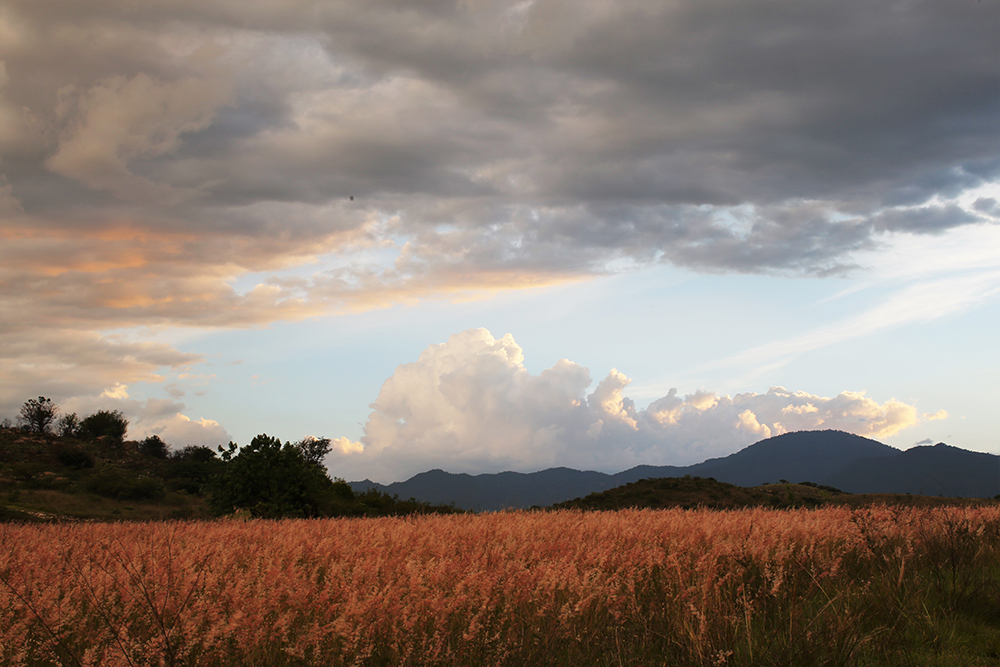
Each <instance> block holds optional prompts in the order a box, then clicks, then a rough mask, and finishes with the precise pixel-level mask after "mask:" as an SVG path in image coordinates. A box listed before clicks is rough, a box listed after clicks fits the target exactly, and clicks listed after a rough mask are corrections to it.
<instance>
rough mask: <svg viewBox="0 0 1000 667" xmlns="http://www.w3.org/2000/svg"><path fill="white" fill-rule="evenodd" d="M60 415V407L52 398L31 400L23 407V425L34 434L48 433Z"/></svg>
mask: <svg viewBox="0 0 1000 667" xmlns="http://www.w3.org/2000/svg"><path fill="white" fill-rule="evenodd" d="M58 413H59V406H57V405H56V404H55V403H53V402H52V399H51V398H45V397H44V396H39V397H38V398H37V399H34V398H31V399H28V400H27V401H25V402H24V405H22V406H21V417H20V420H19V421H20V422H21V424H22V425H23V426H24V427H26V428H27V429H28V430H29V431H32V432H33V433H48V432H49V428H50V427H51V426H52V422H53V421H55V418H56V415H57V414H58Z"/></svg>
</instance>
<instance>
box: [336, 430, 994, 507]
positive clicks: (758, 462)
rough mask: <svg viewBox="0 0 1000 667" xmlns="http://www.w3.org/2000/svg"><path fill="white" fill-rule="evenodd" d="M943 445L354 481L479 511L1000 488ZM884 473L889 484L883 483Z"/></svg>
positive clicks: (785, 449) (833, 448) (806, 440)
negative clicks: (631, 495) (687, 492)
mask: <svg viewBox="0 0 1000 667" xmlns="http://www.w3.org/2000/svg"><path fill="white" fill-rule="evenodd" d="M939 446H940V447H943V448H946V449H937V450H936V454H933V455H928V454H927V453H925V452H924V451H923V450H927V449H934V448H931V447H915V448H912V449H908V450H899V449H896V448H895V447H891V446H889V445H886V444H884V443H881V442H878V441H877V440H873V439H871V438H865V437H863V436H858V435H854V434H852V433H846V432H844V431H835V430H824V431H794V432H791V433H784V434H781V435H777V436H773V437H771V438H765V439H763V440H759V441H757V442H755V443H753V444H751V445H749V446H747V447H745V448H743V449H741V450H739V451H738V452H735V453H733V454H730V455H728V456H724V457H719V458H713V459H707V460H705V461H702V462H701V463H695V464H693V465H689V466H652V465H640V466H635V467H633V468H629V469H628V470H623V471H621V472H618V473H604V472H598V471H593V470H589V471H584V470H575V469H573V468H567V467H558V468H547V469H545V470H540V471H537V472H531V473H519V472H512V471H505V472H499V473H482V474H479V475H471V474H469V473H449V472H445V471H444V470H441V469H440V468H437V469H434V470H429V471H426V472H422V473H419V474H417V475H414V476H413V477H411V478H409V479H407V480H405V481H402V482H394V483H392V484H386V485H382V484H378V483H376V482H372V481H371V480H364V481H360V482H350V484H351V486H352V487H353V488H354V489H355V490H356V491H364V490H367V489H368V488H376V489H378V490H379V491H382V492H385V493H389V494H394V495H398V496H399V497H401V498H414V499H416V500H420V501H423V502H431V503H435V504H447V503H454V504H455V505H456V506H457V507H459V508H462V509H467V510H472V511H496V510H503V509H516V508H522V509H524V508H529V507H536V506H537V507H547V506H549V505H554V504H556V503H560V502H565V501H568V500H573V499H575V498H581V497H583V496H586V495H589V494H591V493H598V492H602V491H606V490H608V489H612V488H615V487H617V486H621V485H623V484H628V483H630V482H636V481H638V480H640V479H649V478H664V477H684V476H685V475H692V476H700V477H712V478H715V479H717V480H719V481H720V482H726V483H728V484H735V485H737V486H747V487H750V486H759V485H762V484H765V483H767V482H777V481H780V480H783V479H787V480H790V481H793V482H800V481H811V482H816V483H820V484H827V485H830V486H835V487H837V488H840V489H843V490H844V491H847V492H850V493H919V490H920V489H923V488H924V487H928V483H927V482H926V480H927V479H928V478H929V476H930V478H933V479H934V480H936V484H937V485H938V486H939V487H940V488H941V489H947V490H948V494H949V495H950V496H955V497H993V496H994V495H997V494H1000V457H998V456H996V455H993V454H985V453H981V452H972V451H969V450H964V449H960V448H958V447H953V446H951V445H945V444H944V443H939V445H935V446H934V447H935V448H936V447H939ZM915 450H917V451H915ZM909 452H914V453H913V454H908V453H909ZM907 454H908V455H907ZM903 455H907V456H903ZM970 455H971V456H970ZM900 456H903V458H899V457H900ZM894 463H896V464H898V465H896V466H894V465H893V464H894ZM897 469H898V470H897ZM874 471H880V473H876V472H874ZM879 474H880V475H881V478H882V479H884V480H885V481H884V483H880V481H879V480H880V477H879ZM991 475H992V476H991ZM967 480H968V481H967ZM928 488H929V487H928ZM915 489H916V490H915ZM933 495H938V493H937V492H935V493H934V494H933Z"/></svg>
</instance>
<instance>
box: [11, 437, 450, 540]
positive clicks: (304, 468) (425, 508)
mask: <svg viewBox="0 0 1000 667" xmlns="http://www.w3.org/2000/svg"><path fill="white" fill-rule="evenodd" d="M122 433H124V429H122ZM258 438H263V440H264V441H268V442H269V441H272V440H273V441H274V443H273V444H274V445H275V450H274V453H276V454H277V453H279V452H281V453H280V454H279V458H277V459H274V458H272V459H266V460H265V459H263V458H261V457H258V456H257V454H262V453H264V450H263V449H261V450H260V451H257V452H256V454H254V453H251V452H253V451H254V450H253V443H251V445H250V446H248V447H244V448H240V449H237V448H236V446H235V445H231V449H230V450H229V451H228V452H224V453H223V455H222V456H221V457H220V456H218V455H217V453H216V452H215V451H213V450H212V449H210V448H208V447H192V446H189V447H184V448H183V449H175V450H173V451H171V450H169V449H168V447H167V445H166V444H165V443H163V442H162V441H161V440H160V439H159V438H147V439H146V440H143V441H141V442H138V441H132V440H122V439H117V438H110V437H86V436H76V435H68V436H61V435H54V434H51V433H38V432H28V431H26V430H22V429H20V428H5V427H0V521H30V522H35V521H56V520H58V521H66V520H98V521H109V520H115V521H117V520H161V519H188V518H210V517H213V516H218V515H220V514H229V513H232V512H233V511H234V509H235V508H234V506H233V504H230V503H229V502H225V503H222V501H221V500H220V498H223V499H224V498H227V497H228V496H227V495H226V494H227V493H229V492H230V491H232V490H233V489H237V490H240V491H246V492H247V493H249V495H247V493H244V496H246V497H245V498H244V500H241V501H237V503H236V504H237V505H238V507H239V510H238V514H240V515H242V514H247V515H248V516H249V515H254V516H257V515H260V514H259V513H260V511H261V508H262V504H263V503H266V502H270V505H269V506H268V507H278V505H277V504H276V503H277V502H278V500H277V499H280V500H282V502H284V499H286V498H292V500H295V501H296V502H298V504H297V505H294V506H292V505H290V506H289V508H290V509H289V508H285V506H284V505H282V506H281V507H280V508H279V510H275V511H280V512H286V509H287V511H289V512H293V513H292V514H287V513H283V514H281V516H297V515H299V514H300V513H301V512H304V511H305V509H309V508H311V507H312V505H311V504H309V503H313V502H314V501H315V502H316V503H317V504H316V507H317V510H316V511H315V512H313V513H312V514H306V516H397V515H401V514H422V513H430V512H434V513H452V512H456V511H459V510H457V509H456V508H455V507H453V506H448V505H445V504H442V505H440V506H432V505H430V504H428V503H420V502H415V501H408V500H399V499H398V498H396V497H394V496H391V495H387V494H384V493H381V492H379V491H378V490H376V489H371V490H368V491H365V492H356V491H354V490H353V489H352V488H351V487H350V486H348V485H347V484H346V483H345V482H344V481H343V480H331V479H329V477H328V475H327V472H326V470H325V469H324V468H322V467H321V466H320V467H319V468H316V467H315V466H313V465H312V464H310V463H308V461H306V460H305V459H302V460H301V461H300V460H299V456H300V454H296V452H298V451H301V450H300V446H305V447H308V446H312V442H305V441H304V442H303V443H286V444H285V445H281V443H280V441H277V440H276V439H269V438H267V436H258ZM258 438H255V439H254V441H255V442H256V441H257V440H258ZM236 452H241V453H242V452H247V456H248V457H251V456H253V457H256V458H255V459H254V461H256V462H254V461H250V460H249V458H248V460H247V461H244V462H243V463H242V464H241V459H240V454H237V453H236ZM289 454H291V455H294V456H293V457H292V458H294V460H295V461H297V462H298V464H297V465H298V467H295V466H292V465H290V464H289V461H291V460H292V459H290V458H289ZM320 458H321V456H320ZM274 461H278V462H282V461H283V462H284V463H285V466H284V467H280V469H277V468H275V467H274V466H273V465H271V464H272V463H274ZM304 472H310V479H313V478H316V479H313V481H316V480H319V481H318V482H317V484H313V485H312V486H307V484H306V483H307V482H308V480H307V479H305V476H304V475H303V474H302V473H304ZM259 486H266V487H267V488H268V489H270V490H271V491H272V495H271V496H270V497H267V498H263V497H262V495H261V494H260V493H259V492H258V490H257V487H259ZM282 494H284V495H282ZM310 494H311V495H310ZM230 495H231V494H230ZM300 496H301V497H300ZM214 501H219V502H220V503H222V504H224V505H225V509H222V510H220V509H219V508H216V507H213V504H218V503H214ZM301 508H305V509H301Z"/></svg>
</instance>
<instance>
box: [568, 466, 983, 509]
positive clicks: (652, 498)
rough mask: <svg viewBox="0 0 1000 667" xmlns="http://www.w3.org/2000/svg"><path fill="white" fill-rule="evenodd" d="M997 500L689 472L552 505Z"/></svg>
mask: <svg viewBox="0 0 1000 667" xmlns="http://www.w3.org/2000/svg"><path fill="white" fill-rule="evenodd" d="M993 502H995V501H991V500H981V499H969V498H940V497H930V496H913V495H908V494H888V493H869V494H850V493H844V492H843V491H840V490H839V489H836V488H834V487H831V486H823V485H819V484H815V483H813V482H808V481H806V482H802V483H799V484H792V483H787V482H781V483H778V484H765V485H762V486H754V487H743V486H736V485H734V484H728V483H726V482H719V481H716V480H715V479H713V478H711V477H709V478H703V477H692V476H690V475H688V476H685V477H665V478H658V479H641V480H639V481H637V482H631V483H629V484H624V485H622V486H619V487H616V488H613V489H608V490H607V491H602V492H600V493H591V494H590V495H588V496H585V497H583V498H576V499H574V500H568V501H566V502H562V503H557V504H556V505H553V508H556V509H582V510H619V509H630V508H648V509H665V508H672V507H680V508H685V509H693V508H696V507H704V508H710V509H737V508H743V507H771V508H793V507H820V506H823V505H848V506H851V507H861V506H866V505H874V504H893V505H907V506H917V507H927V506H934V505H980V504H988V503H993Z"/></svg>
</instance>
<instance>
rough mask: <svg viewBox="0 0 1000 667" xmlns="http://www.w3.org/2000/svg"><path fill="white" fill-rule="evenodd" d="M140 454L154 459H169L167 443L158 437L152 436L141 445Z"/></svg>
mask: <svg viewBox="0 0 1000 667" xmlns="http://www.w3.org/2000/svg"><path fill="white" fill-rule="evenodd" d="M139 453H140V454H142V455H143V456H149V457H152V458H154V459H165V458H167V454H168V451H167V443H165V442H163V440H161V439H160V436H158V435H151V436H149V437H148V438H146V439H145V440H143V441H142V442H140V443H139Z"/></svg>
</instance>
